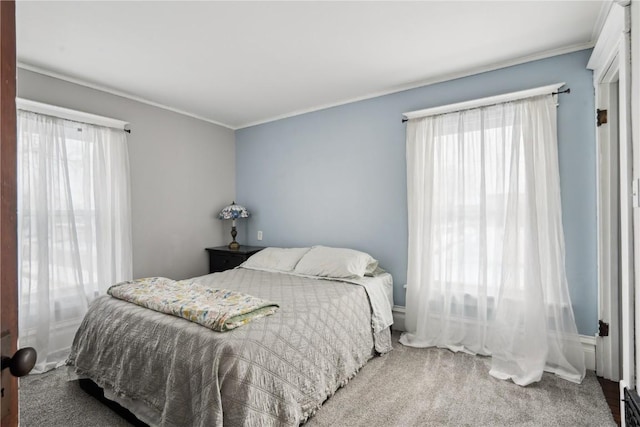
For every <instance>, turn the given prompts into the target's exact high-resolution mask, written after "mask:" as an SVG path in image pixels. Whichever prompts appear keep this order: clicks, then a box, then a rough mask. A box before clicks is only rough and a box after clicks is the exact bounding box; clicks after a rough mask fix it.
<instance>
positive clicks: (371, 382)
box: [20, 333, 616, 427]
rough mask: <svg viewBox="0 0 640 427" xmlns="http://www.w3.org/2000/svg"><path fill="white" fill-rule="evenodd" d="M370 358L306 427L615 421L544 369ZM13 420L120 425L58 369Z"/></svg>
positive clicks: (597, 402) (30, 389)
mask: <svg viewBox="0 0 640 427" xmlns="http://www.w3.org/2000/svg"><path fill="white" fill-rule="evenodd" d="M397 340H398V334H397V333H394V350H393V351H392V352H391V353H389V354H387V355H385V356H382V357H376V358H374V359H372V360H371V361H370V362H369V363H367V365H365V366H364V367H363V368H362V369H361V370H360V372H359V373H358V375H356V376H355V377H354V378H353V379H352V380H351V381H350V382H349V384H347V386H346V387H343V388H342V389H340V390H338V391H337V392H336V394H335V395H334V396H333V397H331V398H330V399H329V400H327V401H326V402H325V404H324V405H323V407H322V408H321V409H320V410H319V411H318V412H317V413H316V415H315V416H314V417H313V418H312V419H311V420H310V421H309V422H308V423H307V424H306V426H311V427H320V426H363V427H364V426H367V427H369V426H450V425H451V426H598V427H599V426H615V425H616V424H615V422H614V421H613V417H612V416H611V413H610V412H609V407H608V406H607V403H606V402H605V399H604V395H603V394H602V390H601V389H600V385H599V384H598V381H597V379H596V377H595V375H594V374H593V372H589V373H588V374H587V377H586V378H585V380H584V382H583V383H582V384H581V385H577V384H573V383H570V382H568V381H564V380H561V379H559V378H557V377H555V376H554V375H550V374H545V375H544V377H543V380H542V381H541V382H539V383H536V384H534V385H530V386H528V387H520V386H517V385H515V384H513V383H511V382H507V381H500V380H497V379H495V378H493V377H491V376H489V374H488V372H489V359H487V358H482V357H475V356H470V355H468V354H462V353H452V352H450V351H448V350H442V349H415V348H409V347H404V346H402V345H400V344H398V343H397ZM20 405H21V406H20V425H21V426H23V427H30V426H38V427H48V426H56V427H57V426H65V427H73V426H95V427H102V426H104V427H107V426H126V425H128V423H127V422H126V421H124V420H123V419H122V418H120V417H119V416H118V415H116V414H115V413H114V412H112V411H111V410H110V409H109V408H107V407H106V406H103V405H102V404H101V403H99V402H98V401H97V400H96V399H94V398H93V397H91V396H89V395H87V394H86V393H85V392H84V391H83V390H81V389H80V387H79V386H78V384H77V382H67V381H66V374H65V373H64V372H63V370H56V371H52V372H49V373H46V374H43V375H30V376H28V377H26V378H24V379H22V380H21V382H20Z"/></svg>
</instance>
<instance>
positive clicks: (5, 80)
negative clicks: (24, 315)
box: [0, 0, 18, 426]
mask: <svg viewBox="0 0 640 427" xmlns="http://www.w3.org/2000/svg"><path fill="white" fill-rule="evenodd" d="M15 15H16V14H15V2H14V0H8V1H0V45H1V46H0V242H1V244H2V246H1V247H0V335H2V338H1V342H0V351H1V352H2V355H3V356H11V355H13V354H14V353H15V352H16V343H17V337H18V278H17V252H16V250H17V243H16V240H17V233H16V206H17V205H16V203H17V202H16V104H15V98H16V27H15ZM3 365H4V362H3ZM0 410H1V413H2V421H1V425H2V426H17V425H18V382H17V379H16V378H15V377H14V376H12V375H11V373H10V372H9V369H3V370H2V398H1V399H0Z"/></svg>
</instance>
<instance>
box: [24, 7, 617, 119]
mask: <svg viewBox="0 0 640 427" xmlns="http://www.w3.org/2000/svg"><path fill="white" fill-rule="evenodd" d="M609 5H610V2H609V1H607V0H605V1H594V0H590V1H466V2H462V1H428V2H426V1H425V2H399V1H388V2H330V1H321V2H270V1H261V2H237V1H236V2H164V1H162V2H160V1H145V2H133V1H131V2H91V1H88V2H58V1H46V2H30V1H19V2H18V4H17V7H16V9H17V12H16V14H17V24H16V25H17V54H18V61H19V65H20V66H21V67H23V68H27V69H32V70H36V71H39V72H45V73H47V74H50V75H54V76H58V77H60V76H62V77H64V78H66V79H68V80H71V81H76V82H82V83H84V84H87V85H90V86H93V87H98V88H101V89H106V90H108V91H111V92H113V93H117V94H120V95H125V96H128V97H131V98H134V99H138V100H143V101H146V102H149V103H152V104H155V105H160V106H164V107H166V108H169V109H172V110H175V111H180V112H183V113H187V114H189V115H193V116H196V117H199V118H204V119H206V120H209V121H212V122H215V123H219V124H222V125H225V126H227V127H230V128H233V129H236V128H241V127H246V126H248V125H251V124H256V123H261V122H265V121H269V120H273V119H276V118H280V117H286V116H290V115H294V114H299V113H301V112H305V111H312V110H317V109H320V108H323V107H327V106H331V105H338V104H341V103H345V102H349V101H353V100H356V99H364V98H368V97H372V96H376V95H379V94H383V93H389V92H394V91H397V90H402V89H407V88H410V87H416V86H420V85H423V84H427V83H431V82H434V81H440V80H445V79H448V78H452V77H458V76H461V75H467V74H472V73H475V72H480V71H485V70H488V69H494V68H498V67H501V66H505V65H510V64H514V63H519V62H524V61H526V60H530V59H536V58H540V57H546V56H551V55H554V54H559V53H564V52H570V51H575V50H579V49H584V48H588V47H591V46H593V44H594V41H595V38H596V36H597V33H598V31H599V29H600V27H601V24H602V21H603V19H604V15H605V14H606V12H607V11H608V6H609Z"/></svg>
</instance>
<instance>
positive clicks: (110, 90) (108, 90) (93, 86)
mask: <svg viewBox="0 0 640 427" xmlns="http://www.w3.org/2000/svg"><path fill="white" fill-rule="evenodd" d="M16 66H17V68H21V69H23V70H27V71H32V72H34V73H38V74H42V75H45V76H48V77H53V78H54V79H58V80H63V81H66V82H69V83H73V84H77V85H80V86H85V87H88V88H90V89H95V90H99V91H101V92H106V93H108V94H111V95H115V96H119V97H121V98H126V99H130V100H131V101H137V102H140V103H142V104H147V105H150V106H152V107H156V108H161V109H163V110H167V111H171V112H173V113H177V114H181V115H183V116H188V117H191V118H194V119H198V120H202V121H204V122H208V123H211V124H214V125H218V126H222V127H224V128H227V129H231V130H236V129H237V128H235V127H233V126H230V125H228V124H226V123H222V122H218V121H216V120H213V119H210V118H207V117H203V116H200V115H198V114H194V113H190V112H188V111H185V110H181V109H179V108H174V107H170V106H168V105H164V104H160V103H158V102H154V101H150V100H148V99H146V98H142V97H139V96H136V95H132V94H130V93H128V92H123V91H120V90H117V89H113V88H110V87H108V86H103V85H100V84H96V83H92V82H88V81H86V80H82V79H78V78H76V77H70V76H67V75H65V74H61V73H57V72H55V71H51V70H48V69H46V68H42V67H38V66H35V65H31V64H27V63H24V62H18V63H17V64H16Z"/></svg>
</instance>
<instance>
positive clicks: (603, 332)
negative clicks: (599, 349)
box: [598, 320, 609, 337]
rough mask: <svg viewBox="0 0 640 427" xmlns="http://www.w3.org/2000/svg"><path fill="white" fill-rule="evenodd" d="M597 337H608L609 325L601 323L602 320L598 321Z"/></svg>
mask: <svg viewBox="0 0 640 427" xmlns="http://www.w3.org/2000/svg"><path fill="white" fill-rule="evenodd" d="M598 336H600V337H608V336H609V324H608V323H605V322H603V321H602V320H598Z"/></svg>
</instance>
